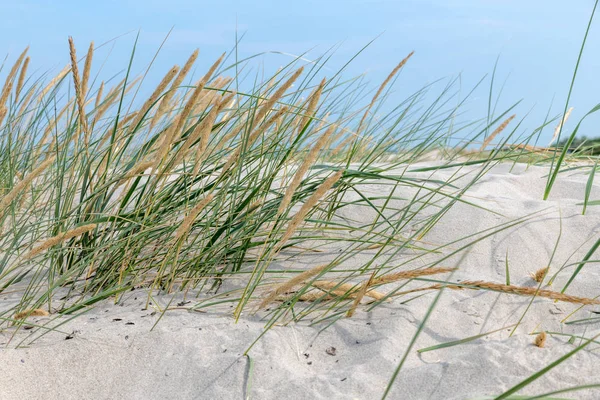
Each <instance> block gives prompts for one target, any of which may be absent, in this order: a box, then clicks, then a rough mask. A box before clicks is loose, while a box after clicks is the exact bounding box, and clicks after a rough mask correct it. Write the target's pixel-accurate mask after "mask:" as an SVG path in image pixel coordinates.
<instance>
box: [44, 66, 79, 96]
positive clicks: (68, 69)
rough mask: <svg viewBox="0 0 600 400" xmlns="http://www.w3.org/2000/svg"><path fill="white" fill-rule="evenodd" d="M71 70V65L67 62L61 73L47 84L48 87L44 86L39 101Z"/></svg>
mask: <svg viewBox="0 0 600 400" xmlns="http://www.w3.org/2000/svg"><path fill="white" fill-rule="evenodd" d="M69 71H71V65H70V64H67V65H66V66H65V67H64V68H63V69H62V70H61V71H60V72H59V73H58V75H56V76H55V77H54V78H53V79H52V80H51V81H50V82H49V83H48V84H47V85H46V87H44V88H43V89H42V91H41V92H40V95H39V96H38V101H40V100H42V99H43V98H44V96H45V95H46V94H47V93H48V92H49V91H50V90H52V88H53V87H54V86H56V84H57V83H58V82H60V81H61V80H62V79H63V78H64V77H65V76H66V75H67V74H68V73H69Z"/></svg>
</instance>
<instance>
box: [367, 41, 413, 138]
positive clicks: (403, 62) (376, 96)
mask: <svg viewBox="0 0 600 400" xmlns="http://www.w3.org/2000/svg"><path fill="white" fill-rule="evenodd" d="M413 54H415V52H414V51H411V52H410V53H409V54H408V55H407V56H406V57H404V59H403V60H402V61H400V63H399V64H398V65H397V66H396V68H394V69H393V70H392V72H390V74H389V75H388V77H387V78H386V79H385V81H383V83H382V84H381V86H379V89H378V90H377V92H376V93H375V96H373V99H372V100H371V103H370V104H369V106H368V107H367V109H366V110H365V113H364V114H363V117H362V119H361V120H360V123H359V124H358V129H356V133H357V134H360V132H361V129H362V126H363V123H364V122H365V119H367V116H368V115H369V112H371V108H373V105H374V104H375V102H376V101H377V99H378V98H379V96H380V95H381V92H383V89H385V87H386V86H387V84H388V83H389V82H390V81H391V80H392V78H393V77H394V76H395V75H396V74H397V73H398V71H400V68H402V67H403V66H404V64H406V63H407V62H408V60H409V58H411V57H412V55H413Z"/></svg>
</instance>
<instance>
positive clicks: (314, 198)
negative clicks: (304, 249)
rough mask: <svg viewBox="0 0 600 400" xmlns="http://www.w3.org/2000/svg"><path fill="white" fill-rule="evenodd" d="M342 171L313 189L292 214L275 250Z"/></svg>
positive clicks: (279, 247) (291, 233) (290, 235)
mask: <svg viewBox="0 0 600 400" xmlns="http://www.w3.org/2000/svg"><path fill="white" fill-rule="evenodd" d="M343 173H344V171H338V172H336V173H335V174H333V175H332V176H330V177H329V178H327V179H325V181H324V182H323V183H322V184H321V185H320V186H319V187H318V188H317V190H315V192H314V193H313V194H312V195H311V196H310V197H309V198H308V199H307V200H306V202H305V203H304V204H303V205H302V207H301V208H300V210H298V212H297V213H296V215H294V217H293V218H292V220H291V221H290V223H289V224H288V227H287V229H286V231H285V233H284V234H283V236H282V237H281V240H280V241H279V243H278V244H277V246H276V247H275V252H278V251H279V250H281V248H282V247H283V246H284V245H285V243H286V242H287V241H288V240H289V239H290V238H291V237H292V235H293V234H294V232H296V229H298V227H299V226H300V224H301V223H302V222H304V218H306V216H307V215H308V213H309V212H310V210H312V209H313V207H314V206H315V205H316V204H317V203H318V202H319V200H321V197H323V196H324V195H325V193H327V191H329V189H331V188H332V187H333V185H335V184H336V183H337V181H339V180H340V178H341V177H342V174H343Z"/></svg>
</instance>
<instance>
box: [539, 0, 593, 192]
mask: <svg viewBox="0 0 600 400" xmlns="http://www.w3.org/2000/svg"><path fill="white" fill-rule="evenodd" d="M597 6H598V0H596V1H595V2H594V8H593V9H592V14H591V15H590V20H589V22H588V25H587V28H586V30H585V35H584V36H583V42H582V43H581V48H580V49H579V56H578V57H577V62H576V63H575V70H574V71H573V78H572V79H571V86H569V93H568V94H567V101H565V110H564V111H563V114H562V115H566V114H567V110H568V108H569V101H570V100H571V92H572V91H573V86H574V85H575V78H576V77H577V70H578V69H579V62H580V61H581V56H582V55H583V49H584V48H585V42H586V40H587V37H588V33H589V32H590V28H591V26H592V21H593V20H594V14H595V13H596V7H597ZM597 107H598V106H596V108H597ZM590 113H591V112H590ZM590 113H588V115H589V114H590ZM584 118H585V117H584ZM582 120H583V119H582ZM579 124H581V122H579ZM563 125H564V124H561V126H560V129H559V131H558V136H557V138H556V141H557V142H558V141H559V140H560V135H561V133H562V130H563ZM577 127H579V125H577ZM576 133H577V129H575V130H574V131H573V133H572V134H571V136H570V137H569V140H568V141H567V143H566V144H565V146H564V147H563V149H562V151H561V153H560V156H559V157H558V161H557V162H556V166H555V165H554V157H556V151H557V150H558V146H556V147H555V150H554V157H553V158H552V165H551V166H550V169H551V170H552V173H551V174H550V175H549V176H548V182H547V183H546V189H545V190H544V200H548V196H550V191H551V190H552V186H553V185H554V181H555V180H556V176H557V175H558V171H559V170H560V166H561V164H562V162H563V160H564V158H565V155H566V154H567V150H568V149H569V147H570V146H571V143H573V139H574V138H575V134H576Z"/></svg>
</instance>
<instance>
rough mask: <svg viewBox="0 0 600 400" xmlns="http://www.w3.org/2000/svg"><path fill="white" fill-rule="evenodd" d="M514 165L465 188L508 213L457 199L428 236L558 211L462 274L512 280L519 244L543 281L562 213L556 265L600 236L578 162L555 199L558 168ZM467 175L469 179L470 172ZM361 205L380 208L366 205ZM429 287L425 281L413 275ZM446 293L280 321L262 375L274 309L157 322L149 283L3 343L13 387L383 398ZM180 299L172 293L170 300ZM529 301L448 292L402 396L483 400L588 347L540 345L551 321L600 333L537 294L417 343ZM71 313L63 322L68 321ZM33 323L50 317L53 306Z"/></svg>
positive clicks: (146, 395) (550, 383)
mask: <svg viewBox="0 0 600 400" xmlns="http://www.w3.org/2000/svg"><path fill="white" fill-rule="evenodd" d="M511 166H512V165H511V164H502V165H499V166H496V167H495V168H494V169H493V170H492V171H490V172H488V173H487V174H486V175H485V176H484V177H483V178H482V180H481V181H480V183H478V184H477V185H476V186H474V187H473V188H471V190H469V191H468V192H467V196H466V197H465V200H469V201H471V202H473V203H475V204H477V205H480V206H483V207H486V208H489V209H493V210H495V211H496V212H497V213H499V214H493V213H490V212H488V211H485V210H482V209H478V208H474V207H473V206H470V205H466V204H456V205H455V207H453V208H452V209H451V211H450V212H449V213H448V214H446V215H445V216H444V217H443V218H442V220H441V221H440V222H439V223H438V224H437V226H436V227H435V228H434V229H433V230H432V231H431V233H430V234H429V235H428V236H427V237H426V240H427V241H428V242H430V243H439V244H442V243H447V242H448V241H449V240H451V239H452V238H460V237H463V236H465V235H467V234H471V233H475V232H478V231H481V230H483V229H486V228H489V227H493V226H496V225H498V224H500V223H503V222H507V221H510V220H512V219H514V218H517V217H522V216H526V215H529V214H531V213H533V212H536V211H541V210H546V211H544V212H542V213H540V214H539V215H538V216H536V217H534V218H533V219H532V220H531V221H529V222H527V223H524V224H521V225H519V226H517V227H514V228H511V229H509V230H507V231H503V232H500V233H497V234H495V235H493V236H492V237H490V238H487V239H485V240H483V241H481V242H479V243H478V244H477V245H475V246H474V247H472V248H471V249H470V250H469V251H466V252H461V253H460V254H458V255H456V256H454V257H453V258H452V259H451V260H447V261H445V262H444V265H458V266H459V267H460V269H459V270H458V271H457V272H456V273H455V274H454V276H453V277H452V280H466V279H468V280H480V279H481V280H488V281H493V282H498V283H504V282H505V257H506V254H507V251H508V257H509V262H510V273H511V280H512V283H513V284H515V285H523V286H532V285H534V284H535V282H533V281H532V280H531V278H529V273H530V272H532V271H535V270H537V269H539V268H542V267H545V266H546V265H547V263H548V261H549V259H550V256H551V254H552V251H553V249H554V245H555V243H556V240H557V237H558V233H559V224H560V219H561V217H562V236H561V240H560V243H559V245H558V249H557V252H556V255H555V257H554V260H553V262H552V265H551V271H550V274H553V273H555V272H556V271H558V269H559V268H560V267H561V266H562V265H563V264H564V263H565V262H567V260H568V259H569V258H570V262H575V261H579V260H580V259H581V258H582V257H583V255H584V254H585V253H586V252H587V250H588V249H589V248H590V247H591V245H592V244H593V242H594V241H595V240H596V238H597V237H598V233H599V230H600V207H590V208H589V209H588V212H587V214H586V215H585V216H582V215H581V206H579V205H577V203H579V202H581V201H582V199H583V194H584V189H585V183H586V179H587V175H586V174H584V173H582V172H578V171H577V170H576V171H573V172H569V173H565V174H561V175H560V176H559V179H558V181H557V184H556V185H555V187H554V190H553V192H552V195H551V200H549V201H542V200H541V199H542V193H543V188H544V184H545V173H547V169H546V168H541V167H529V168H528V169H526V167H525V166H523V165H517V166H516V167H515V168H514V169H512V172H511ZM467 170H469V171H472V172H475V171H477V170H478V167H469V168H468V169H463V171H467ZM586 171H587V170H586ZM454 172H456V170H455V169H448V170H443V171H441V172H438V173H436V175H435V177H437V178H439V179H447V178H448V177H450V176H451V175H452V174H453V173H454ZM418 175H419V176H428V174H427V173H420V174H418ZM460 182H463V183H464V182H466V180H462V181H459V182H458V183H457V184H460ZM371 190H377V188H371ZM591 198H592V199H599V198H600V187H598V186H595V187H594V190H593V191H592V196H591ZM559 210H560V213H559ZM355 217H356V218H357V219H361V218H362V219H365V218H366V219H368V218H369V216H365V215H363V214H361V213H358V212H357V215H355ZM586 241H587V242H586ZM584 242H585V244H584V245H583V246H582V247H581V248H579V247H580V245H581V244H582V243H584ZM578 248H579V249H578ZM446 252H448V251H446ZM598 258H599V257H598V255H596V256H595V257H592V259H598ZM417 266H420V265H417ZM572 271H573V267H569V268H567V269H565V271H563V272H562V273H561V274H559V276H558V278H557V280H556V281H555V283H554V284H553V286H552V287H551V288H550V289H553V290H560V289H561V288H562V287H563V285H564V283H565V282H566V280H567V279H568V277H569V276H570V275H571V273H572ZM598 271H599V269H598V266H597V264H594V263H590V264H587V265H586V267H585V268H584V269H583V272H582V273H581V274H580V275H579V276H578V277H577V278H576V279H575V281H574V282H573V284H572V285H571V286H570V288H569V290H568V293H569V294H572V295H577V296H586V297H594V296H598V295H600V290H599V286H598V282H600V273H599V272H598ZM419 285H423V284H422V283H421V284H414V285H413V286H411V287H418V286H419ZM434 296H435V293H429V294H427V295H425V296H421V297H419V298H418V299H416V300H414V301H411V302H408V303H407V304H400V300H395V301H394V302H392V303H389V304H386V305H384V306H381V307H379V308H376V309H375V310H374V311H372V312H370V313H366V312H365V311H364V309H363V308H361V309H359V311H357V313H356V315H355V316H354V317H353V318H351V319H343V320H340V321H338V322H337V323H336V324H334V325H333V326H329V327H328V328H327V329H325V330H324V331H321V329H322V328H323V326H322V325H321V326H309V325H308V323H299V324H292V325H288V326H285V327H279V326H278V327H274V328H273V329H272V330H270V331H269V332H268V333H267V334H266V335H265V336H264V337H263V338H262V339H261V340H260V341H259V342H258V343H257V344H256V345H255V346H254V347H253V348H252V350H251V351H250V356H251V357H252V361H253V363H254V368H253V373H252V376H251V377H249V374H248V373H249V368H248V366H249V362H248V359H247V358H245V357H243V356H242V354H243V352H244V351H245V350H246V348H248V346H249V345H250V344H251V343H252V342H253V341H254V340H255V339H256V338H257V337H258V336H259V335H260V334H261V332H262V329H263V327H264V324H265V321H263V320H261V319H260V315H256V316H252V315H248V316H244V317H243V318H242V319H241V320H240V321H239V322H238V323H237V324H236V323H234V321H233V320H232V319H231V317H229V316H227V315H226V314H225V313H223V312H218V313H217V312H208V313H199V312H187V311H184V310H181V311H180V310H174V311H169V312H168V313H167V314H166V315H165V316H164V317H163V318H162V320H161V321H160V322H159V323H158V325H157V326H156V327H155V329H154V330H153V331H150V328H152V326H153V325H154V323H155V322H156V320H157V318H158V316H159V315H158V314H157V313H155V314H154V315H152V309H148V310H142V309H143V308H144V305H145V300H146V297H145V296H144V293H142V292H129V293H127V294H126V296H125V300H124V301H123V303H122V304H120V305H114V304H111V303H108V302H105V303H102V304H100V305H98V306H97V307H96V308H95V309H93V310H91V311H89V312H88V313H87V314H85V315H83V316H81V317H79V318H76V319H74V320H72V321H69V322H66V323H65V324H64V325H62V326H60V327H58V328H57V329H60V330H61V331H63V332H66V333H71V332H74V333H73V334H72V335H71V336H73V338H72V339H70V340H65V337H66V335H65V334H62V333H57V332H52V333H50V334H48V335H45V336H43V337H42V338H40V339H39V340H37V341H36V342H34V343H33V344H32V345H31V346H30V347H27V348H18V349H14V347H15V345H16V344H18V343H19V342H21V341H22V340H23V339H26V338H27V335H28V332H27V331H20V332H18V333H17V334H16V335H15V337H13V338H12V341H10V344H9V346H10V348H6V349H3V350H0V398H2V399H48V398H61V399H116V398H124V399H165V398H170V399H195V398H219V399H221V398H222V399H230V398H246V397H247V396H250V398H253V399H279V398H284V399H305V398H306V399H315V398H316V399H321V398H322V399H338V398H339V399H354V398H355V399H373V398H380V397H381V395H382V394H383V391H384V389H385V386H386V384H387V382H388V380H389V379H390V377H391V375H392V372H393V370H394V369H395V367H396V366H397V365H398V362H399V360H400V358H401V357H402V355H403V354H404V351H405V349H406V348H407V345H408V343H409V341H410V340H411V338H412V336H413V335H414V333H415V331H416V329H417V326H418V325H419V323H420V321H421V320H422V318H423V316H424V314H425V312H426V310H427V308H428V307H429V305H430V304H431V301H432V300H433V298H434ZM4 300H5V301H6V302H9V301H10V300H11V299H10V298H9V297H5V298H4ZM169 300H170V298H166V297H165V298H162V299H160V301H161V302H162V303H163V304H165V303H167V302H168V301H169ZM403 300H404V299H403ZM529 302H530V299H529V298H525V297H518V296H512V295H508V294H495V293H492V292H483V291H471V290H462V291H454V290H445V291H444V292H443V294H442V296H441V299H440V302H439V303H438V305H437V307H436V309H435V310H434V312H433V314H432V315H431V318H430V320H429V321H428V323H427V325H426V327H425V329H424V330H423V332H422V334H421V336H420V337H419V339H418V341H417V343H416V345H415V347H414V348H413V350H412V352H411V353H410V355H409V357H408V359H407V362H406V364H405V365H404V367H403V369H402V370H401V372H400V374H399V375H398V379H397V380H396V383H395V385H394V389H393V391H392V393H391V396H390V398H394V399H470V398H478V397H481V396H486V395H494V394H496V395H497V394H500V393H502V392H503V391H505V390H507V389H508V388H510V387H512V386H513V385H515V384H517V383H519V382H520V381H521V380H523V379H525V378H526V377H528V376H529V375H531V374H532V373H534V372H536V371H538V370H540V369H541V368H543V367H544V366H546V365H548V364H549V363H551V362H552V361H554V360H556V359H558V358H559V357H560V356H562V355H564V354H565V353H567V352H569V351H571V350H573V349H574V348H575V346H574V344H571V343H568V339H569V337H566V336H553V337H549V338H548V341H547V344H546V347H545V348H537V347H535V346H534V345H533V344H532V343H533V339H534V336H531V335H529V333H530V332H532V331H534V330H536V329H538V330H539V329H544V330H548V331H559V332H566V333H573V334H577V335H584V336H586V337H591V336H593V335H594V334H596V333H598V332H600V329H599V328H600V325H599V324H591V323H590V324H578V325H564V324H561V323H560V321H561V320H562V319H563V318H565V317H566V316H567V315H568V314H569V313H571V312H572V311H574V310H575V309H577V308H578V306H577V305H573V304H568V303H554V302H553V301H550V300H547V299H536V300H535V301H534V303H533V305H532V306H531V309H530V310H529V311H528V313H527V315H526V316H525V318H524V320H523V322H522V324H521V325H520V327H519V328H518V329H517V331H516V333H515V334H514V335H513V336H511V337H509V331H508V330H503V331H501V332H498V333H494V334H492V335H488V336H486V337H484V338H482V339H479V340H476V341H473V342H470V343H467V344H464V345H460V346H454V347H450V348H447V349H442V350H437V351H432V352H427V353H424V354H422V355H418V354H417V353H416V350H417V349H420V348H424V347H427V346H431V345H435V344H439V343H444V342H448V341H452V340H457V339H462V338H465V337H469V336H472V335H477V334H480V333H484V332H489V331H491V330H495V329H498V328H501V327H504V326H508V325H511V324H513V323H515V322H516V321H517V320H518V319H519V317H520V316H521V315H522V314H523V312H524V310H525V308H526V307H527V306H528V304H529ZM596 309H599V308H598V307H590V306H588V307H585V308H583V309H582V310H580V311H578V312H577V313H576V314H575V315H574V316H573V317H571V319H572V320H575V319H581V318H587V317H593V316H595V314H592V313H590V311H591V310H596ZM61 318H62V319H59V320H57V321H66V320H67V318H66V317H61ZM30 321H31V322H37V323H43V322H44V321H47V318H31V319H30ZM11 335H12V332H10V331H5V332H3V333H0V343H1V344H6V343H8V342H9V340H10V339H11ZM27 343H28V341H27V340H26V341H25V342H24V343H23V344H27ZM579 343H580V340H579V339H578V340H576V341H575V345H578V344H579ZM330 347H335V355H330V354H328V353H327V352H326V350H327V349H329V348H330ZM597 348H599V347H598V345H596V344H591V345H590V346H589V347H588V348H587V349H585V350H583V351H581V352H579V353H578V354H576V355H575V356H574V357H572V358H570V359H569V360H567V361H566V362H564V363H563V364H561V365H559V366H558V367H556V368H554V369H553V370H551V371H550V372H548V373H547V374H546V375H544V376H543V377H542V378H540V379H538V380H537V381H535V382H534V383H533V384H531V385H530V386H528V387H527V388H526V389H524V390H523V391H522V392H520V393H521V394H536V393H544V392H548V391H551V390H556V389H561V388H566V387H569V386H574V385H582V384H589V383H600V374H599V373H598V372H597V371H598V368H597V366H598V365H599V363H600V357H599V354H598V352H597V351H595V350H596V349H597ZM330 352H331V351H330ZM248 384H249V386H248ZM247 387H250V391H249V393H247V392H246V388H247ZM564 397H568V398H577V399H596V398H600V391H598V390H597V391H592V390H586V391H579V392H573V393H567V394H565V395H564Z"/></svg>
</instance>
